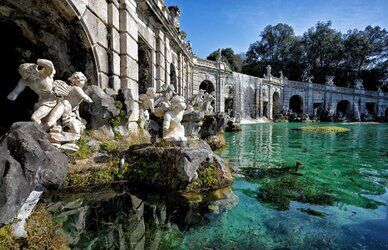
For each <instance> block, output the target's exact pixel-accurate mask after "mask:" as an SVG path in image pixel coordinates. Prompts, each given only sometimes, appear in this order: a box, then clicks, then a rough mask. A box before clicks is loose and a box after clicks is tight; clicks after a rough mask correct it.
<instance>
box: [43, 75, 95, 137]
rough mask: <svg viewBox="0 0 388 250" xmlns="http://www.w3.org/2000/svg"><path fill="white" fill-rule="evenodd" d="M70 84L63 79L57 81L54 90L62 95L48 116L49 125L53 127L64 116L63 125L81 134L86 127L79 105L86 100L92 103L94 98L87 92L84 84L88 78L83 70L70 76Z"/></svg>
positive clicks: (72, 131)
mask: <svg viewBox="0 0 388 250" xmlns="http://www.w3.org/2000/svg"><path fill="white" fill-rule="evenodd" d="M69 81H70V86H69V85H67V84H66V83H65V82H63V81H55V86H54V92H55V93H56V94H57V95H58V96H60V97H62V98H63V99H61V100H60V101H58V103H57V105H56V106H55V107H54V108H53V109H52V111H51V112H50V115H49V116H48V120H47V125H48V126H49V127H52V126H54V125H56V123H57V121H58V120H59V119H61V118H62V125H63V127H68V128H69V132H71V133H76V134H81V133H82V131H83V130H84V129H85V125H84V124H83V123H82V119H81V117H80V115H79V105H80V104H81V103H82V102H83V101H86V102H87V103H92V102H93V101H92V99H91V98H90V97H89V96H88V95H87V94H85V92H84V91H83V89H82V88H83V86H84V85H85V83H86V81H87V78H86V77H85V75H84V74H83V73H81V72H75V73H74V74H73V75H71V76H70V78H69Z"/></svg>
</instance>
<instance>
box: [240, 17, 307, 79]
mask: <svg viewBox="0 0 388 250" xmlns="http://www.w3.org/2000/svg"><path fill="white" fill-rule="evenodd" d="M260 37H261V39H260V40H259V41H256V42H254V43H252V44H251V45H250V47H249V49H248V52H247V53H246V57H247V58H246V60H245V62H246V65H245V66H244V67H243V71H244V72H245V73H250V74H254V75H256V76H262V75H263V74H264V73H265V67H266V65H268V64H269V65H271V66H272V69H273V72H276V73H277V72H279V71H283V73H284V75H285V76H287V77H289V78H293V79H299V78H300V77H301V75H302V73H303V70H304V68H303V65H304V63H303V60H302V54H303V52H302V50H301V46H300V43H301V41H300V38H299V37H297V36H295V33H294V30H293V28H292V27H291V26H289V25H287V24H282V23H279V24H277V25H275V26H272V25H268V26H267V27H265V29H264V31H263V32H262V33H261V35H260Z"/></svg>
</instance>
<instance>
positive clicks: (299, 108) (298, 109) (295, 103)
mask: <svg viewBox="0 0 388 250" xmlns="http://www.w3.org/2000/svg"><path fill="white" fill-rule="evenodd" d="M289 108H290V110H292V111H293V112H295V113H297V114H302V113H303V98H302V97H301V96H300V95H293V96H291V98H290V105H289Z"/></svg>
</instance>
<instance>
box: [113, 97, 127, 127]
mask: <svg viewBox="0 0 388 250" xmlns="http://www.w3.org/2000/svg"><path fill="white" fill-rule="evenodd" d="M115 107H116V108H117V109H118V110H119V114H118V115H117V116H115V117H113V118H112V119H111V120H110V124H111V125H112V127H117V126H120V125H121V119H122V118H124V117H125V115H126V114H127V112H126V111H125V110H124V106H123V103H122V102H120V101H115Z"/></svg>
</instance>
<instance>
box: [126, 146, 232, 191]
mask: <svg viewBox="0 0 388 250" xmlns="http://www.w3.org/2000/svg"><path fill="white" fill-rule="evenodd" d="M178 144H179V145H178ZM126 158H127V159H130V163H129V166H128V169H127V174H128V175H127V178H128V179H129V180H130V181H135V182H138V183H144V184H146V185H150V186H156V187H159V188H163V189H169V190H175V191H192V190H199V191H204V190H213V189H218V188H222V187H226V186H228V185H230V184H231V182H232V176H231V173H230V171H229V168H228V167H227V166H226V165H225V163H224V162H223V160H222V159H221V158H220V157H219V156H217V155H216V154H214V153H213V151H212V150H211V148H210V146H209V145H208V144H207V143H206V142H204V141H202V140H192V141H189V142H187V143H173V144H169V145H148V144H147V145H136V146H133V147H131V148H129V150H128V152H127V156H126Z"/></svg>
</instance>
